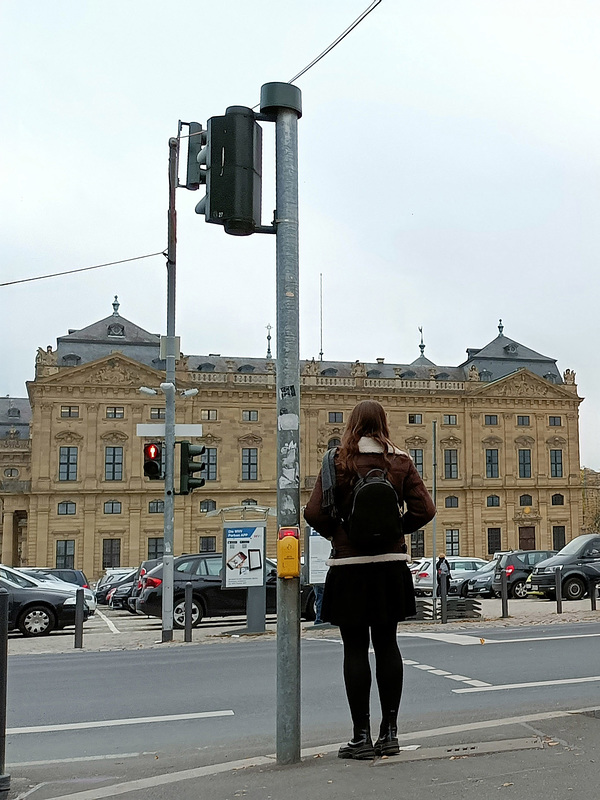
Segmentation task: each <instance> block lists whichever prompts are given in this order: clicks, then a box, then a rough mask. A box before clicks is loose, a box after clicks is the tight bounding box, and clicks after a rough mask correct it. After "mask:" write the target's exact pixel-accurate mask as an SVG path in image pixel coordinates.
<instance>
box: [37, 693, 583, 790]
mask: <svg viewBox="0 0 600 800" xmlns="http://www.w3.org/2000/svg"><path fill="white" fill-rule="evenodd" d="M597 710H598V708H597V707H593V708H579V709H573V710H571V711H547V712H541V713H539V714H529V715H524V716H520V717H504V718H503V719H489V720H482V721H481V722H471V723H467V724H465V725H449V726H447V727H445V728H432V729H430V730H425V731H412V732H411V733H401V734H399V735H398V739H399V740H400V741H406V740H408V739H428V738H432V737H435V736H446V735H448V734H454V733H464V732H466V731H476V730H484V729H486V728H500V727H503V726H504V725H518V724H521V723H530V722H538V721H539V720H544V719H556V718H559V717H568V716H571V715H572V714H581V713H583V712H584V711H597ZM339 747H340V742H337V743H336V744H327V745H323V746H321V747H310V748H307V749H306V750H302V752H301V754H300V755H301V757H302V758H303V759H308V758H313V757H314V756H316V755H319V754H323V755H325V754H327V753H334V752H336V751H337V750H338V748H339ZM276 763H277V762H276V758H275V756H274V755H270V756H258V757H257V758H246V759H241V760H239V761H229V762H226V763H224V764H210V765H208V766H206V767H196V768H195V769H188V770H181V771H180V772H169V773H166V774H164V775H156V776H155V777H153V778H141V779H139V780H134V781H129V782H127V783H117V784H113V785H112V786H103V787H99V788H95V789H88V790H86V791H83V792H74V793H71V794H64V795H60V796H59V797H53V798H52V800H104V798H107V797H109V798H110V797H116V796H117V795H123V794H128V793H129V792H137V791H141V790H144V789H152V788H154V787H155V786H165V785H167V784H173V783H177V782H179V781H186V780H193V779H194V778H202V777H205V776H207V775H218V774H220V773H222V772H229V771H233V770H237V769H244V768H248V767H257V766H264V765H273V766H275V764H276Z"/></svg>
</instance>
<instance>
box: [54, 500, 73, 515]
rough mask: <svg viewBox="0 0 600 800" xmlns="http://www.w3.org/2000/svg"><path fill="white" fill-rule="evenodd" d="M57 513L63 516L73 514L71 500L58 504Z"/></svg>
mask: <svg viewBox="0 0 600 800" xmlns="http://www.w3.org/2000/svg"><path fill="white" fill-rule="evenodd" d="M58 513H59V514H60V515H61V516H63V515H64V514H75V513H76V511H75V503H73V502H72V501H71V500H65V501H64V502H62V503H59V504H58Z"/></svg>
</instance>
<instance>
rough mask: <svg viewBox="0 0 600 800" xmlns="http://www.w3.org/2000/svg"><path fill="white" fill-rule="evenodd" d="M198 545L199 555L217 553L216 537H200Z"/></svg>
mask: <svg viewBox="0 0 600 800" xmlns="http://www.w3.org/2000/svg"><path fill="white" fill-rule="evenodd" d="M199 544H200V552H201V553H216V552H217V537H216V536H201V537H200V543H199Z"/></svg>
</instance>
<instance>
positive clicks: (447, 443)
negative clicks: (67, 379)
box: [440, 436, 462, 450]
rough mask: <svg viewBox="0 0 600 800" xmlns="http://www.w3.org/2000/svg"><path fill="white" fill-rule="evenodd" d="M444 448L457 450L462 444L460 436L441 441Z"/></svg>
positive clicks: (448, 437)
mask: <svg viewBox="0 0 600 800" xmlns="http://www.w3.org/2000/svg"><path fill="white" fill-rule="evenodd" d="M440 444H441V445H442V447H449V448H452V449H453V450H455V449H456V448H457V447H459V445H461V444H462V440H461V439H459V438H458V436H447V437H446V438H445V439H440Z"/></svg>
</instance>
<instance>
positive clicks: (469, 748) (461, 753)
mask: <svg viewBox="0 0 600 800" xmlns="http://www.w3.org/2000/svg"><path fill="white" fill-rule="evenodd" d="M543 748H544V743H543V741H542V740H541V739H540V738H539V736H535V737H528V738H526V739H499V740H498V741H494V742H474V743H472V744H461V745H452V746H451V747H448V746H445V747H427V748H421V749H419V750H409V751H407V750H403V751H401V752H400V754H399V755H397V756H389V757H388V758H384V759H378V760H377V761H376V762H375V764H377V765H380V764H396V763H398V762H399V761H429V760H430V759H437V758H460V757H465V756H481V755H488V754H490V753H507V752H510V751H511V750H543Z"/></svg>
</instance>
